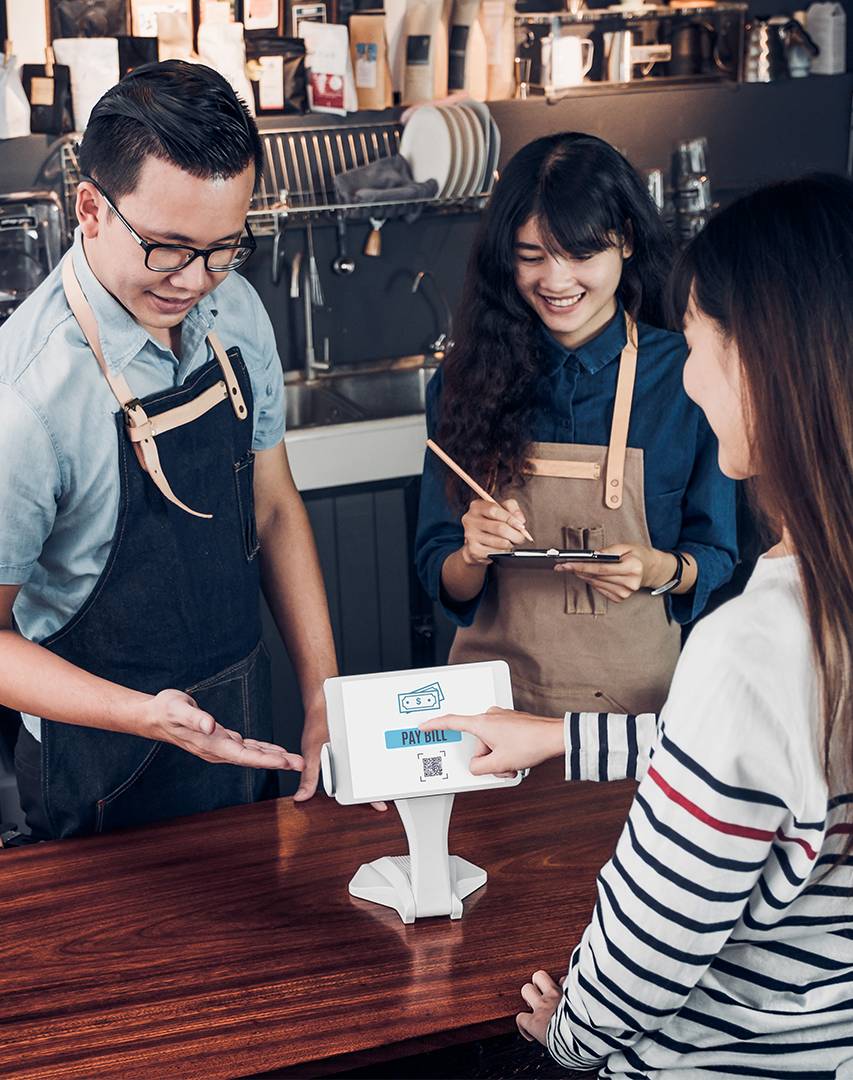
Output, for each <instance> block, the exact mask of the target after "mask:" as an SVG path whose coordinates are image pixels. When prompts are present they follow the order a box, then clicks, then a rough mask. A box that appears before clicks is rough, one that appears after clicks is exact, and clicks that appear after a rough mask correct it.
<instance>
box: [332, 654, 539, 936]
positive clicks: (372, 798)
mask: <svg viewBox="0 0 853 1080" xmlns="http://www.w3.org/2000/svg"><path fill="white" fill-rule="evenodd" d="M325 694H326V708H327V713H328V720H329V739H330V741H329V742H328V743H326V745H325V746H324V747H323V749H322V753H321V758H320V763H321V768H322V775H323V786H324V788H325V790H326V794H327V795H330V796H334V798H335V799H337V801H338V802H339V803H341V804H342V805H344V806H351V805H354V804H356V803H369V802H380V801H384V800H389V801H393V802H394V803H395V805H396V807H397V811H398V812H399V814H400V817H401V818H402V821H403V826H404V828H405V830H406V837H407V839H408V841H409V854H408V855H391V856H384V857H383V858H381V859H376V860H374V861H373V862H371V863H364V864H363V865H362V866H361V867H360V868H359V870H358V872H357V873H356V875H355V877H353V879H352V881H350V883H349V891H350V894H351V895H352V896H356V897H359V898H361V899H363V900H371V901H373V902H374V903H376V904H384V905H385V906H386V907H392V908H394V909H395V910H396V911H397V913H398V914H399V916H400V918H401V919H402V920H403V922H404V923H413V922H414V921H415V919H416V918H419V917H421V918H422V917H424V916H429V915H449V916H450V918H451V919H460V918H461V917H462V901H463V900H464V899H465V897H466V896H468V895H470V893H472V892H474V890H475V889H479V888H480V886H481V885H485V883H486V877H487V875H486V871H485V870H482V869H481V868H480V867H478V866H475V865H474V864H473V863H470V862H468V860H467V859H462V858H460V857H459V856H458V855H450V854H449V853H448V848H447V832H448V828H449V825H450V814H451V811H452V809H453V799H454V796H455V795H456V794H457V793H459V792H465V791H476V790H480V789H483V788H503V787H515V786H516V785H517V784H519V783H520V782H521V780H522V778H523V777H524V775H526V773H523V772H518V773H516V774H515V775H514V776H512V777H505V778H502V777H497V776H474V775H473V774H472V773H471V771H470V769H469V767H468V766H469V763H470V761H471V756H472V754H473V752H474V746H475V740H474V737H473V736H472V735H468V734H467V733H464V732H459V731H451V730H449V729H442V730H439V731H423V730H422V729H421V728H420V726H419V725H420V724H421V723H422V722H423V721H424V720H430V719H433V718H435V717H440V716H442V715H446V714H448V713H463V714H464V713H468V714H472V713H482V712H485V711H486V710H487V709H489V708H491V706H493V705H500V706H502V707H503V708H507V709H511V708H512V687H511V685H510V677H509V667H508V666H507V664H506V663H505V662H504V661H503V660H494V661H489V662H485V663H477V664H454V665H450V666H448V667H441V668H426V669H424V668H421V669H414V670H411V671H393V672H382V673H379V674H376V675H344V676H340V677H338V678H335V679H327V680H326V683H325Z"/></svg>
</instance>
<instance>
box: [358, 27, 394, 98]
mask: <svg viewBox="0 0 853 1080" xmlns="http://www.w3.org/2000/svg"><path fill="white" fill-rule="evenodd" d="M349 36H350V54H351V56H352V67H353V72H354V74H355V90H356V94H357V95H358V107H359V108H360V109H387V108H388V107H389V106H390V105H391V104H392V89H391V70H390V68H389V66H388V48H387V43H386V40H385V16H384V15H379V14H376V15H351V16H350V20H349Z"/></svg>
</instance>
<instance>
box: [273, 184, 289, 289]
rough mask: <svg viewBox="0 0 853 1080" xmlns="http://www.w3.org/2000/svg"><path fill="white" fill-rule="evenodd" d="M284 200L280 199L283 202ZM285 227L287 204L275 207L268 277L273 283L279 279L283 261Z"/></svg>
mask: <svg viewBox="0 0 853 1080" xmlns="http://www.w3.org/2000/svg"><path fill="white" fill-rule="evenodd" d="M283 201H284V200H282V202H283ZM286 227H287V206H286V205H284V206H283V207H281V208H276V211H275V237H274V239H273V242H272V266H271V273H270V277H271V279H272V283H273V285H278V283H279V281H280V280H281V264H282V262H283V261H284V230H285V228H286Z"/></svg>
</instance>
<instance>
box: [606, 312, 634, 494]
mask: <svg viewBox="0 0 853 1080" xmlns="http://www.w3.org/2000/svg"><path fill="white" fill-rule="evenodd" d="M625 331H626V334H627V341H626V342H625V348H624V349H623V350H622V357H621V359H620V361H619V379H618V381H617V383H616V398H615V400H614V403H613V422H612V423H611V425H610V445H609V447H608V450H607V479H606V481H605V489H604V490H605V497H604V502H605V505H606V506H608V507H609V508H610V509H611V510H618V509H619V507H620V506H621V505H622V494H623V490H624V480H625V450H626V449H627V447H628V425H629V423H630V420H631V403H632V401H633V400H634V381H635V379H636V376H637V324H636V323H635V322H634V320H633V319H629V318H628V316H627V315H626V316H625Z"/></svg>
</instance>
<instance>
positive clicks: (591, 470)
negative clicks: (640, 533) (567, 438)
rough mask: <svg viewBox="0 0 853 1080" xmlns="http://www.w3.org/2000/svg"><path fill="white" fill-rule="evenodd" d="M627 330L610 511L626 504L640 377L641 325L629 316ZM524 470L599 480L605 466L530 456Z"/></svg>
mask: <svg viewBox="0 0 853 1080" xmlns="http://www.w3.org/2000/svg"><path fill="white" fill-rule="evenodd" d="M625 332H626V337H627V340H626V342H625V348H624V349H623V350H622V356H621V358H620V360H619V378H618V380H617V383H616V397H615V399H614V402H613V420H612V423H611V425H610V443H609V445H608V448H607V475H606V479H605V488H604V505H605V506H607V507H608V509H610V510H618V509H619V508H620V507H621V506H622V497H623V492H624V485H625V451H626V450H627V448H628V426H629V424H630V421H631V403H632V402H633V400H634V382H635V380H636V376H637V324H636V323H635V322H634V320H633V319H631V318H629V317H628V315H626V316H625ZM524 471H525V472H526V473H528V474H529V475H532V476H552V477H557V478H559V479H562V480H598V479H599V478H600V477H601V466H600V465H599V464H598V463H596V462H590V461H559V460H554V459H551V458H530V460H529V461H528V462H527V465H526V466H525V469H524Z"/></svg>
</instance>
